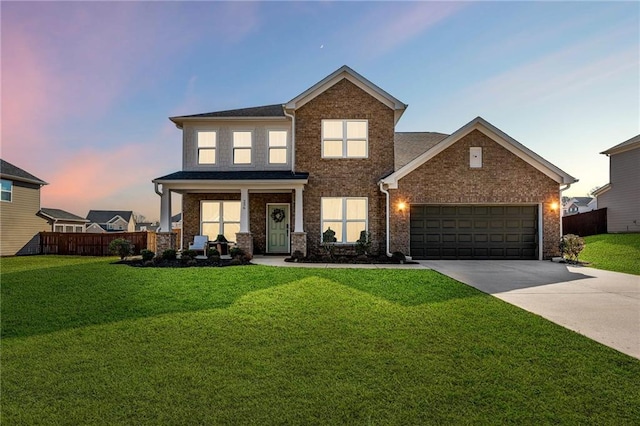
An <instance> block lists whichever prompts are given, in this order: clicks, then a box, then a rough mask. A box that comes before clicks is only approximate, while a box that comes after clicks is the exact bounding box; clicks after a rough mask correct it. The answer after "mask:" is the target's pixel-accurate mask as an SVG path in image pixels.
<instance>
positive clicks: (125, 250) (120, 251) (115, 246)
mask: <svg viewBox="0 0 640 426" xmlns="http://www.w3.org/2000/svg"><path fill="white" fill-rule="evenodd" d="M109 251H110V252H111V253H113V254H117V255H118V256H120V260H124V259H125V258H126V257H127V256H129V255H131V253H133V248H132V247H131V241H129V240H125V239H124V238H116V239H115V240H113V241H111V242H110V243H109Z"/></svg>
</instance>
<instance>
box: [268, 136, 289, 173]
mask: <svg viewBox="0 0 640 426" xmlns="http://www.w3.org/2000/svg"><path fill="white" fill-rule="evenodd" d="M271 132H284V133H285V145H284V146H274V147H272V146H271V137H270V135H271ZM272 149H284V151H285V156H284V157H285V162H284V163H272V162H271V150H272ZM267 164H269V165H270V166H285V165H287V164H289V131H288V130H286V129H267Z"/></svg>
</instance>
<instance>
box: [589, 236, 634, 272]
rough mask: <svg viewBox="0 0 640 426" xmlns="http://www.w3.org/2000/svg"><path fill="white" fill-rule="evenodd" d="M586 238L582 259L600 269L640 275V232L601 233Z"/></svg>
mask: <svg viewBox="0 0 640 426" xmlns="http://www.w3.org/2000/svg"><path fill="white" fill-rule="evenodd" d="M584 240H585V243H586V244H585V248H584V250H583V251H582V253H580V260H581V261H585V262H589V263H590V264H591V265H590V266H592V267H594V268H598V269H606V270H609V271H615V272H624V273H627V274H634V275H640V234H601V235H592V236H590V237H584Z"/></svg>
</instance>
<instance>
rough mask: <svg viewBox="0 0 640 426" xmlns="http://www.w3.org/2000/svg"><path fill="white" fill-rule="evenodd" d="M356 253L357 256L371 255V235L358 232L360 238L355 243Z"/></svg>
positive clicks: (365, 232)
mask: <svg viewBox="0 0 640 426" xmlns="http://www.w3.org/2000/svg"><path fill="white" fill-rule="evenodd" d="M356 253H357V254H359V255H368V254H371V233H370V232H367V231H360V238H358V240H357V241H356Z"/></svg>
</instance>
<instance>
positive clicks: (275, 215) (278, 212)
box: [271, 209, 284, 223]
mask: <svg viewBox="0 0 640 426" xmlns="http://www.w3.org/2000/svg"><path fill="white" fill-rule="evenodd" d="M271 219H273V221H274V222H275V223H280V222H282V221H283V220H284V210H282V209H273V211H272V212H271Z"/></svg>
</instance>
